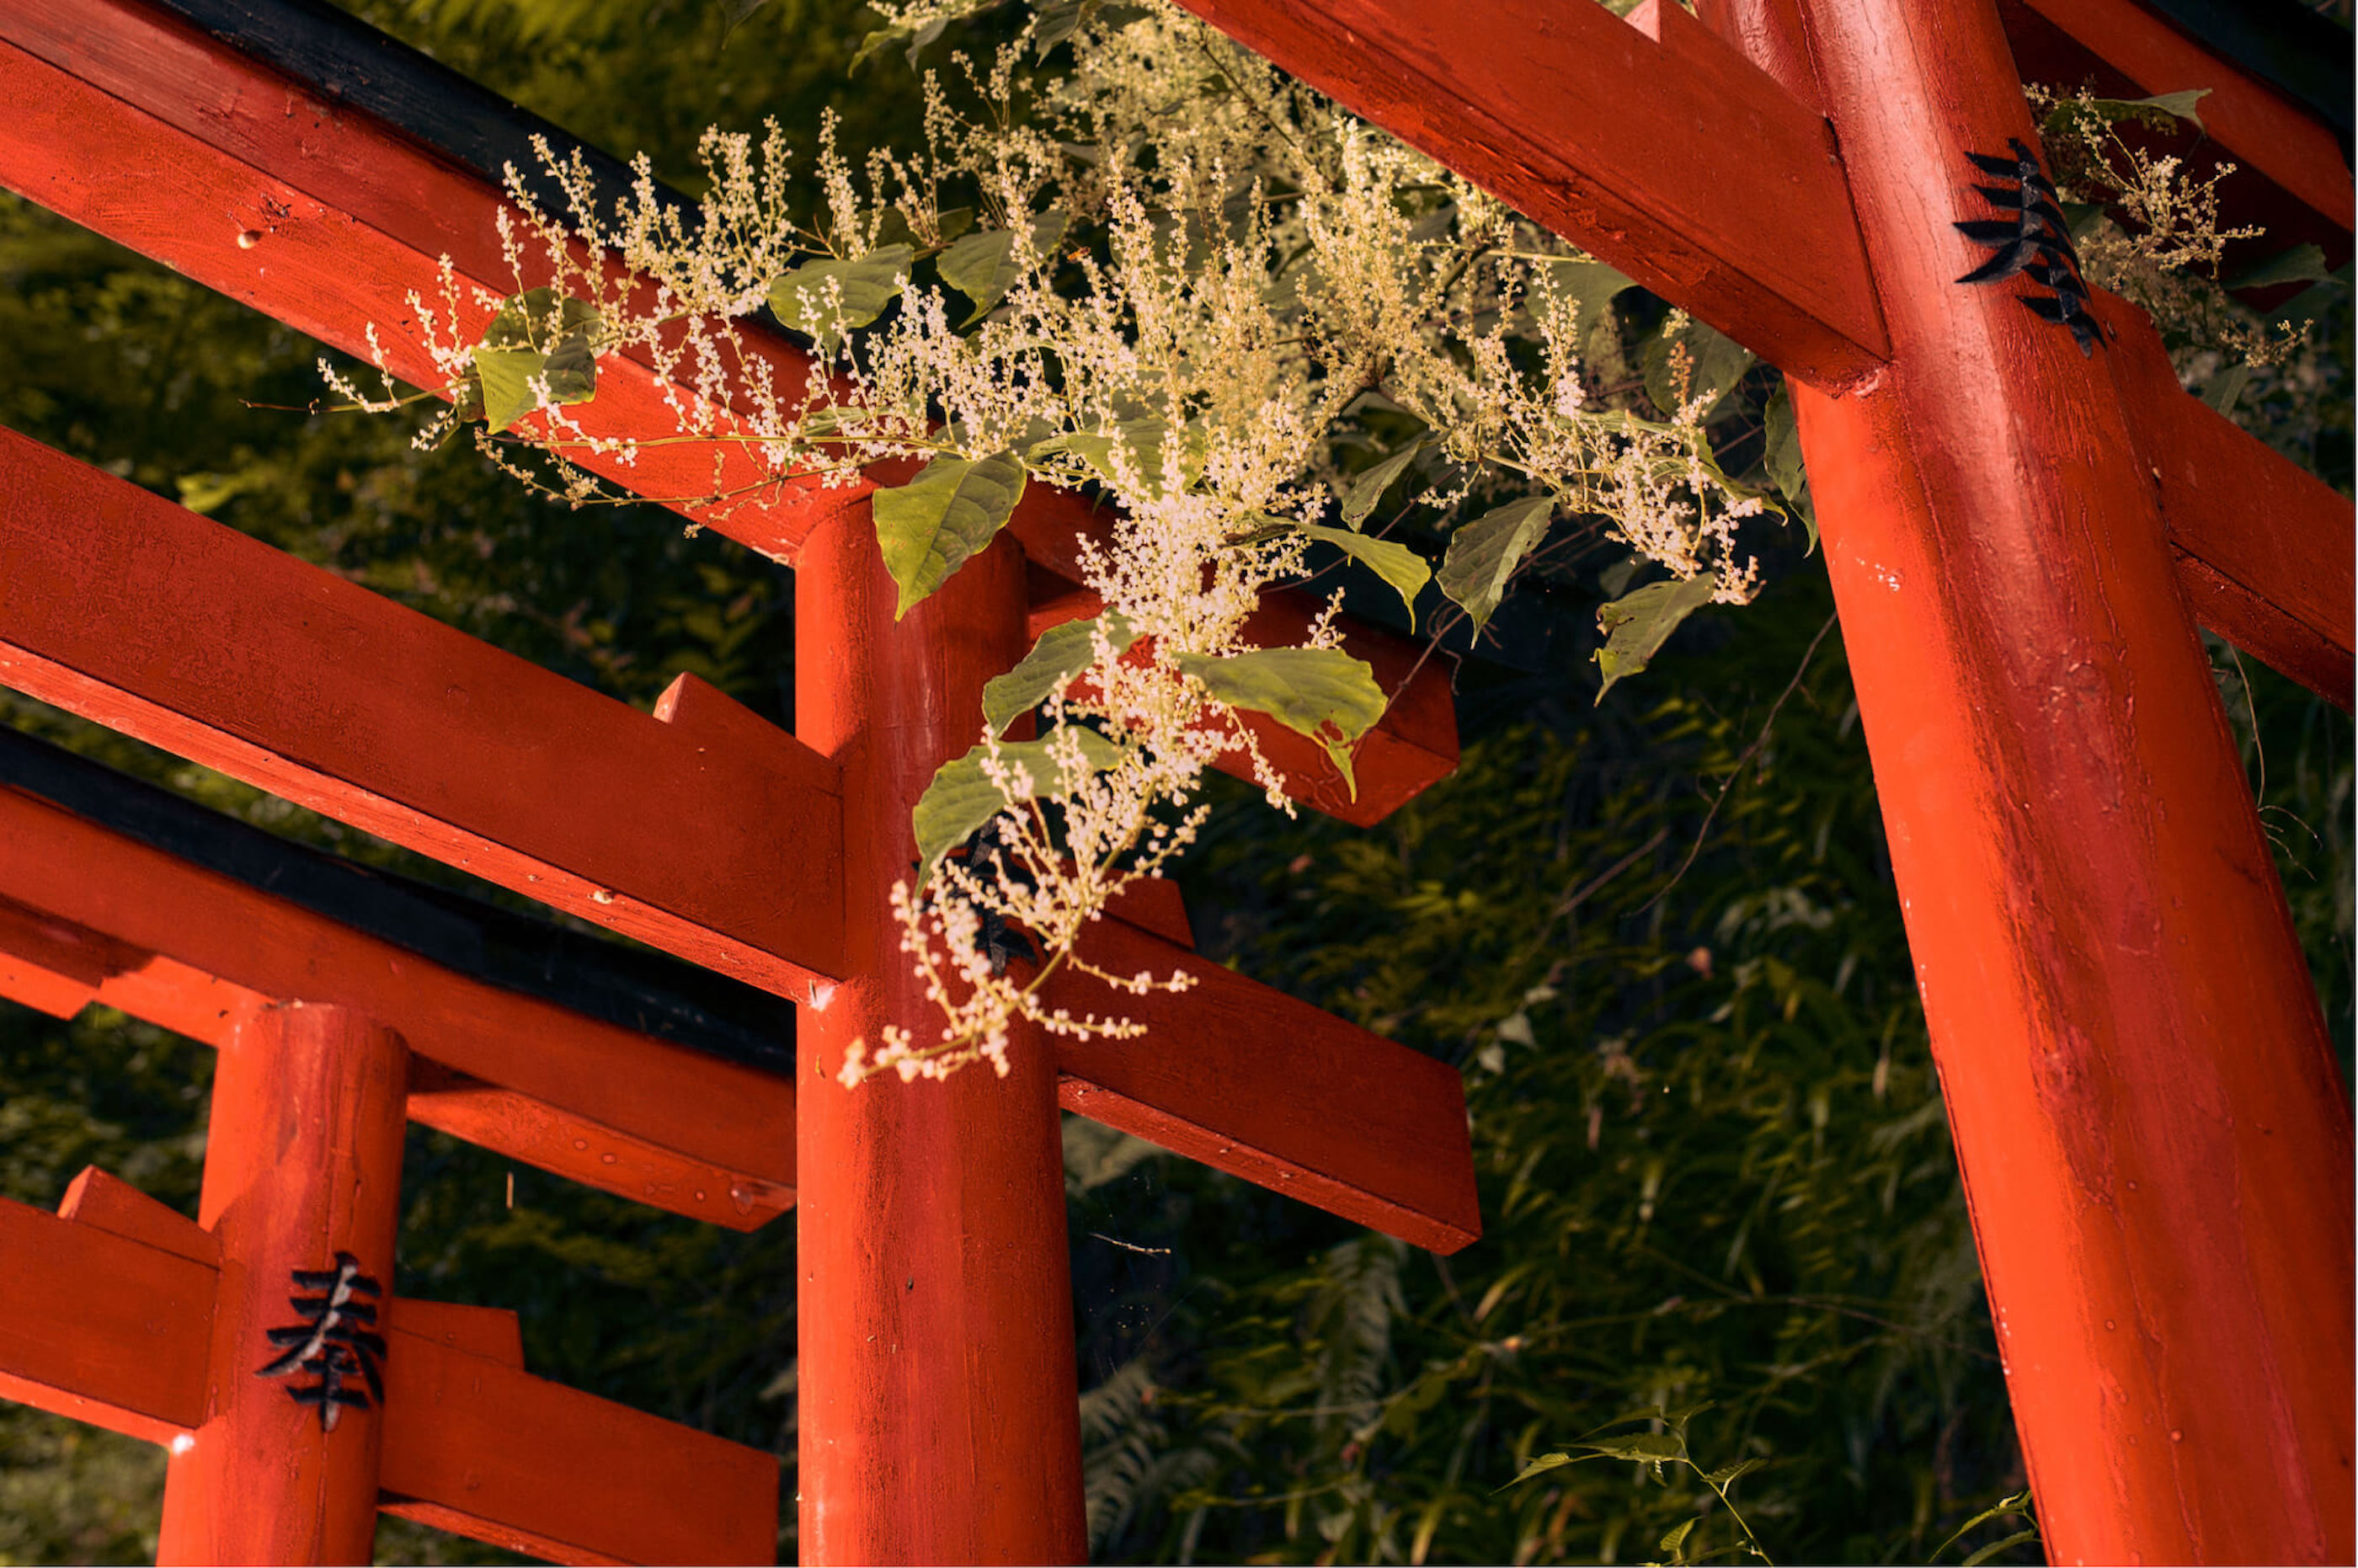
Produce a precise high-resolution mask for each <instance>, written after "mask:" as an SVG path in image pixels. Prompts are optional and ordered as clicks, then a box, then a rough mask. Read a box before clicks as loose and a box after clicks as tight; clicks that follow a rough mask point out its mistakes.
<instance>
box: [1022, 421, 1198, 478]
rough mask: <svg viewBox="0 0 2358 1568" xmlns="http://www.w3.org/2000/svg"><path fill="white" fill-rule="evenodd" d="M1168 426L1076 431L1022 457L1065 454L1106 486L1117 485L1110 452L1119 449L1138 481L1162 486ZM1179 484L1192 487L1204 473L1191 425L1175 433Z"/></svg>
mask: <svg viewBox="0 0 2358 1568" xmlns="http://www.w3.org/2000/svg"><path fill="white" fill-rule="evenodd" d="M1171 436H1172V430H1171V422H1170V421H1169V420H1167V419H1125V420H1123V421H1121V422H1120V424H1118V425H1116V426H1115V427H1113V430H1112V431H1111V433H1109V434H1108V433H1100V432H1098V431H1095V430H1076V431H1075V432H1073V433H1072V434H1070V435H1065V436H1052V437H1050V438H1048V439H1047V440H1044V441H1042V442H1039V443H1038V444H1036V445H1034V446H1033V447H1032V448H1030V449H1027V450H1026V451H1025V453H1024V456H1026V457H1028V458H1030V459H1032V460H1033V461H1035V462H1036V461H1038V460H1041V459H1042V458H1046V457H1053V456H1055V454H1057V453H1059V452H1069V453H1071V454H1072V455H1073V456H1074V457H1076V458H1078V459H1080V460H1081V461H1083V462H1085V463H1087V465H1088V466H1089V467H1090V469H1091V470H1094V471H1095V472H1096V473H1097V476H1098V478H1099V479H1101V480H1103V481H1106V483H1108V484H1119V483H1120V479H1119V478H1117V477H1116V474H1115V470H1114V462H1113V453H1114V449H1115V448H1116V447H1117V446H1119V447H1120V448H1121V449H1123V450H1124V451H1126V452H1128V453H1129V454H1130V457H1131V459H1132V460H1135V461H1136V463H1137V465H1138V477H1139V479H1140V480H1141V481H1143V482H1145V483H1147V484H1149V485H1159V484H1161V483H1162V482H1163V449H1164V448H1165V447H1166V446H1168V445H1169V444H1170V441H1171ZM1179 439H1180V448H1179V453H1178V457H1179V482H1180V483H1181V484H1182V485H1183V486H1189V485H1193V484H1194V483H1195V480H1196V478H1197V476H1198V475H1200V474H1201V473H1202V472H1203V471H1204V433H1203V431H1202V430H1200V429H1198V428H1197V427H1195V426H1193V425H1188V426H1185V427H1183V428H1182V429H1181V430H1180V431H1179Z"/></svg>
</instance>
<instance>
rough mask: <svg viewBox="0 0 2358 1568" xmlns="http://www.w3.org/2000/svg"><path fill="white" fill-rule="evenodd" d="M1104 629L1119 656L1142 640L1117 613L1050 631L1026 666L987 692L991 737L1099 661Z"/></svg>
mask: <svg viewBox="0 0 2358 1568" xmlns="http://www.w3.org/2000/svg"><path fill="white" fill-rule="evenodd" d="M1100 625H1102V626H1103V627H1104V628H1105V634H1106V641H1107V642H1108V643H1111V644H1112V646H1113V651H1114V653H1115V654H1116V655H1117V656H1119V655H1120V654H1121V652H1122V651H1123V650H1124V649H1126V648H1128V647H1129V646H1130V644H1131V643H1134V642H1136V641H1138V633H1135V632H1133V631H1131V630H1130V622H1129V621H1127V620H1126V619H1124V618H1123V617H1122V615H1121V614H1120V611H1107V612H1106V613H1105V614H1103V615H1093V616H1091V617H1089V618H1088V619H1087V620H1086V621H1067V622H1064V623H1063V624H1062V625H1058V626H1051V627H1049V628H1048V629H1047V630H1046V631H1045V632H1043V633H1040V640H1039V641H1038V642H1036V643H1033V644H1032V651H1031V652H1030V653H1028V654H1024V655H1023V662H1022V664H1020V665H1016V666H1015V667H1014V668H1013V669H1011V670H1010V671H1008V672H1007V673H1006V674H1005V675H1003V676H998V677H997V678H995V679H994V680H992V681H991V682H990V684H989V685H988V686H985V687H983V688H982V721H983V722H984V723H985V724H988V725H989V726H990V732H991V733H992V734H994V735H996V734H998V733H1000V732H1001V730H1005V729H1006V728H1007V727H1008V726H1009V725H1010V724H1011V723H1013V722H1014V721H1015V718H1016V716H1017V715H1018V714H1022V713H1029V712H1030V711H1031V710H1032V709H1033V708H1037V707H1039V706H1040V705H1041V704H1042V703H1044V702H1045V701H1047V700H1048V698H1049V697H1053V696H1055V694H1056V693H1057V692H1060V691H1062V690H1064V689H1065V687H1067V686H1070V685H1071V684H1072V681H1073V677H1074V676H1076V675H1079V674H1080V673H1081V672H1082V671H1083V670H1085V669H1087V668H1088V667H1089V665H1091V664H1092V663H1093V662H1095V660H1096V658H1097V656H1098V655H1097V633H1098V627H1099V626H1100Z"/></svg>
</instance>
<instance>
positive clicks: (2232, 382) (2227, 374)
mask: <svg viewBox="0 0 2358 1568" xmlns="http://www.w3.org/2000/svg"><path fill="white" fill-rule="evenodd" d="M2251 379H2252V367H2251V366H2250V365H2247V364H2232V365H2229V366H2227V367H2226V368H2225V369H2224V370H2222V371H2221V372H2220V373H2218V374H2216V375H2214V376H2212V378H2211V379H2210V381H2209V382H2208V383H2207V384H2205V385H2204V386H2203V388H2202V401H2203V402H2205V403H2207V404H2209V405H2210V406H2212V407H2213V408H2215V409H2217V410H2218V411H2219V412H2220V413H2222V414H2224V413H2227V412H2228V411H2230V410H2231V409H2233V408H2234V406H2235V399H2237V398H2238V397H2241V396H2242V395H2244V383H2246V382H2248V381H2250V380H2251Z"/></svg>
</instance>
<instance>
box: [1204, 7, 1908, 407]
mask: <svg viewBox="0 0 2358 1568" xmlns="http://www.w3.org/2000/svg"><path fill="white" fill-rule="evenodd" d="M1185 3H1186V4H1187V7H1188V9H1190V10H1192V11H1194V12H1195V14H1196V15H1198V16H1202V17H1203V18H1204V19H1205V20H1206V21H1207V22H1210V23H1211V24H1212V25H1213V26H1215V27H1218V28H1219V29H1220V30H1221V31H1222V32H1224V33H1226V34H1228V36H1229V37H1230V38H1236V39H1237V40H1238V41H1239V42H1241V43H1244V44H1247V45H1249V46H1250V47H1251V48H1253V49H1256V50H1258V51H1259V52H1260V53H1261V54H1263V55H1265V56H1267V57H1268V58H1269V59H1271V60H1273V61H1275V62H1276V63H1277V64H1278V65H1279V66H1280V67H1282V68H1283V69H1284V70H1287V71H1289V72H1291V73H1292V74H1293V75H1295V76H1297V77H1300V78H1301V79H1302V80H1303V81H1307V82H1309V83H1310V84H1311V85H1312V86H1314V87H1315V88H1317V89H1318V90H1319V91H1320V92H1325V93H1326V94H1328V95H1329V96H1331V97H1333V98H1335V99H1336V100H1337V101H1338V102H1340V103H1343V104H1344V105H1346V106H1347V107H1348V108H1350V109H1351V110H1353V111H1354V112H1356V113H1357V114H1360V115H1363V116H1364V117H1366V118H1368V119H1369V120H1372V121H1374V122H1375V123H1376V124H1379V125H1381V126H1383V127H1384V128H1385V129H1386V130H1388V131H1390V132H1391V133H1392V134H1393V135H1396V136H1399V137H1400V138H1401V140H1403V141H1405V142H1407V143H1409V144H1410V145H1411V146H1415V147H1418V148H1420V149H1422V151H1424V152H1425V153H1427V154H1429V155H1431V156H1432V157H1434V158H1437V159H1438V160H1440V161H1441V162H1442V163H1444V164H1446V165H1447V166H1448V167H1449V168H1453V169H1455V170H1456V171H1457V172H1458V173H1460V174H1462V175H1464V176H1466V178H1469V179H1472V180H1474V181H1475V182H1476V184H1478V185H1480V186H1482V187H1483V188H1484V189H1487V190H1490V191H1493V192H1495V193H1496V194H1498V196H1499V197H1501V198H1503V199H1504V200H1507V201H1509V202H1511V203H1512V204H1513V205H1514V206H1515V207H1516V208H1517V209H1518V210H1519V211H1522V212H1524V213H1526V214H1528V215H1529V216H1531V218H1533V219H1535V220H1537V221H1538V222H1541V223H1544V224H1545V225H1547V226H1548V227H1549V228H1551V229H1552V230H1554V231H1555V232H1558V233H1560V234H1563V235H1565V236H1566V237H1568V238H1570V239H1573V240H1574V241H1576V242H1577V243H1580V244H1582V245H1584V246H1586V247H1587V248H1588V249H1589V250H1591V251H1593V252H1594V253H1595V254H1597V255H1599V256H1601V257H1603V258H1604V259H1605V260H1606V261H1609V262H1611V263H1612V264H1613V265H1615V266H1617V267H1619V268H1620V269H1621V270H1622V271H1624V272H1626V273H1628V275H1629V276H1631V277H1634V278H1636V279H1637V280H1638V281H1639V282H1640V283H1642V284H1644V285H1646V287H1649V288H1651V289H1652V290H1654V292H1656V293H1657V294H1660V295H1661V296H1662V297H1665V298H1667V299H1671V300H1673V301H1675V302H1676V303H1678V304H1680V305H1682V306H1684V307H1685V308H1688V309H1689V310H1691V311H1693V313H1694V314H1695V315H1696V316H1698V317H1701V318H1702V319H1704V320H1706V321H1709V322H1710V323H1711V324H1712V325H1713V326H1714V327H1717V328H1719V329H1720V330H1722V331H1725V332H1727V333H1729V334H1731V335H1732V336H1735V337H1736V338H1737V339H1739V340H1740V341H1743V342H1744V343H1745V344H1746V345H1747V346H1748V347H1750V348H1752V349H1753V350H1755V351H1758V353H1760V354H1761V355H1762V356H1763V357H1764V358H1767V359H1768V360H1771V361H1773V362H1776V363H1777V364H1779V365H1781V366H1783V367H1784V368H1785V369H1786V370H1788V371H1789V372H1790V373H1793V374H1794V375H1797V376H1800V377H1801V378H1802V379H1803V380H1805V381H1808V382H1811V383H1812V384H1817V385H1822V386H1826V387H1830V388H1832V387H1839V386H1841V385H1844V384H1847V383H1850V382H1852V381H1855V380H1856V379H1857V378H1859V377H1861V376H1863V375H1866V374H1867V373H1870V372H1871V371H1872V370H1873V369H1874V367H1875V366H1876V365H1877V364H1878V363H1880V362H1882V361H1883V360H1884V359H1885V358H1886V357H1887V355H1888V353H1889V346H1888V341H1887V338H1886V336H1885V334H1884V330H1883V325H1882V319H1881V317H1880V315H1879V313H1878V311H1877V307H1876V302H1875V295H1874V289H1873V286H1872V284H1871V282H1870V280H1869V277H1868V274H1867V266H1866V251H1865V249H1864V247H1863V246H1862V245H1861V243H1860V241H1859V234H1858V224H1857V222H1856V220H1855V218H1854V217H1853V215H1852V213H1851V208H1850V196H1849V192H1848V190H1847V189H1846V188H1845V187H1844V181H1843V172H1842V167H1841V164H1840V161H1839V159H1838V158H1837V157H1836V154H1835V150H1834V145H1833V135H1832V133H1831V132H1830V131H1829V130H1828V129H1827V127H1826V123H1825V120H1824V117H1823V115H1821V114H1818V113H1817V111H1816V110H1814V109H1812V108H1811V107H1810V106H1809V105H1808V104H1806V103H1802V102H1801V100H1800V99H1798V98H1796V97H1794V96H1793V95H1792V94H1790V93H1789V92H1786V91H1785V90H1784V89H1783V88H1781V87H1779V86H1778V84H1777V83H1776V82H1775V81H1772V80H1771V79H1770V78H1769V77H1768V75H1767V74H1766V73H1765V72H1763V71H1762V70H1760V69H1759V68H1758V67H1757V66H1755V65H1753V64H1752V63H1751V62H1750V61H1748V60H1747V59H1744V58H1743V57H1742V56H1741V55H1739V54H1737V53H1736V51H1735V50H1734V49H1730V48H1729V47H1728V46H1726V45H1725V44H1724V43H1722V42H1721V41H1720V40H1719V39H1717V38H1714V37H1713V36H1712V35H1711V34H1710V33H1709V32H1707V31H1705V30H1704V28H1703V27H1701V26H1699V25H1698V24H1697V23H1696V22H1695V20H1694V19H1693V17H1692V16H1688V15H1687V14H1686V13H1685V12H1684V11H1682V10H1681V9H1680V8H1679V7H1678V6H1677V5H1657V4H1656V3H1655V0H1647V4H1646V5H1642V6H1640V7H1639V10H1638V12H1636V13H1635V14H1633V15H1632V16H1631V17H1630V19H1629V20H1628V22H1624V21H1623V20H1622V19H1621V18H1619V17H1617V16H1614V15H1613V14H1612V13H1610V12H1608V11H1606V9H1605V8H1604V7H1603V6H1602V5H1595V4H1593V3H1590V0H1580V3H1577V4H1559V3H1555V0H1492V3H1489V4H1485V5H1461V6H1440V5H1426V4H1421V3H1420V0H1325V3H1323V4H1320V5H1300V4H1297V3H1295V0H1185Z"/></svg>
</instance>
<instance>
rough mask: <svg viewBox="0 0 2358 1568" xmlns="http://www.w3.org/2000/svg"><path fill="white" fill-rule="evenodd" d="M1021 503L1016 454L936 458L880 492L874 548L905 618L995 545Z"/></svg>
mask: <svg viewBox="0 0 2358 1568" xmlns="http://www.w3.org/2000/svg"><path fill="white" fill-rule="evenodd" d="M1022 498H1023V465H1022V462H1020V461H1018V460H1016V458H1015V457H1014V456H1013V454H1011V453H1001V454H1000V455H999V456H997V457H992V458H983V459H981V460H979V461H968V460H967V459H965V458H936V459H935V460H933V461H932V462H930V463H927V464H926V465H925V470H924V471H922V472H920V473H919V474H918V475H917V477H916V478H914V479H913V480H911V481H909V482H908V483H906V484H904V485H902V486H901V487H900V488H898V489H897V490H880V491H878V492H876V494H875V498H874V499H875V508H876V542H877V544H878V545H879V546H881V547H882V550H883V552H884V569H885V570H887V571H889V572H891V573H892V580H893V581H894V582H895V583H898V584H899V585H900V588H901V603H900V608H898V609H897V610H895V611H893V612H892V618H893V619H894V620H896V621H897V620H899V619H900V618H901V617H902V616H903V615H906V614H908V613H909V610H910V607H911V606H913V605H914V604H916V603H918V602H919V601H921V600H924V599H925V597H926V596H927V595H928V594H931V593H932V592H933V591H934V590H935V589H937V588H939V587H941V586H942V584H944V583H946V582H947V581H948V580H949V579H950V574H951V573H952V572H955V571H957V569H958V568H960V567H962V566H964V565H966V563H967V559H968V557H970V556H972V555H974V554H975V553H976V552H978V551H979V550H980V549H981V548H982V547H983V546H986V545H988V544H990V541H991V537H992V536H993V535H996V534H997V533H998V532H999V531H1000V529H1001V528H1002V527H1004V526H1006V524H1007V519H1008V518H1009V516H1011V514H1013V513H1014V511H1015V503H1017V502H1018V501H1021V500H1022Z"/></svg>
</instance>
